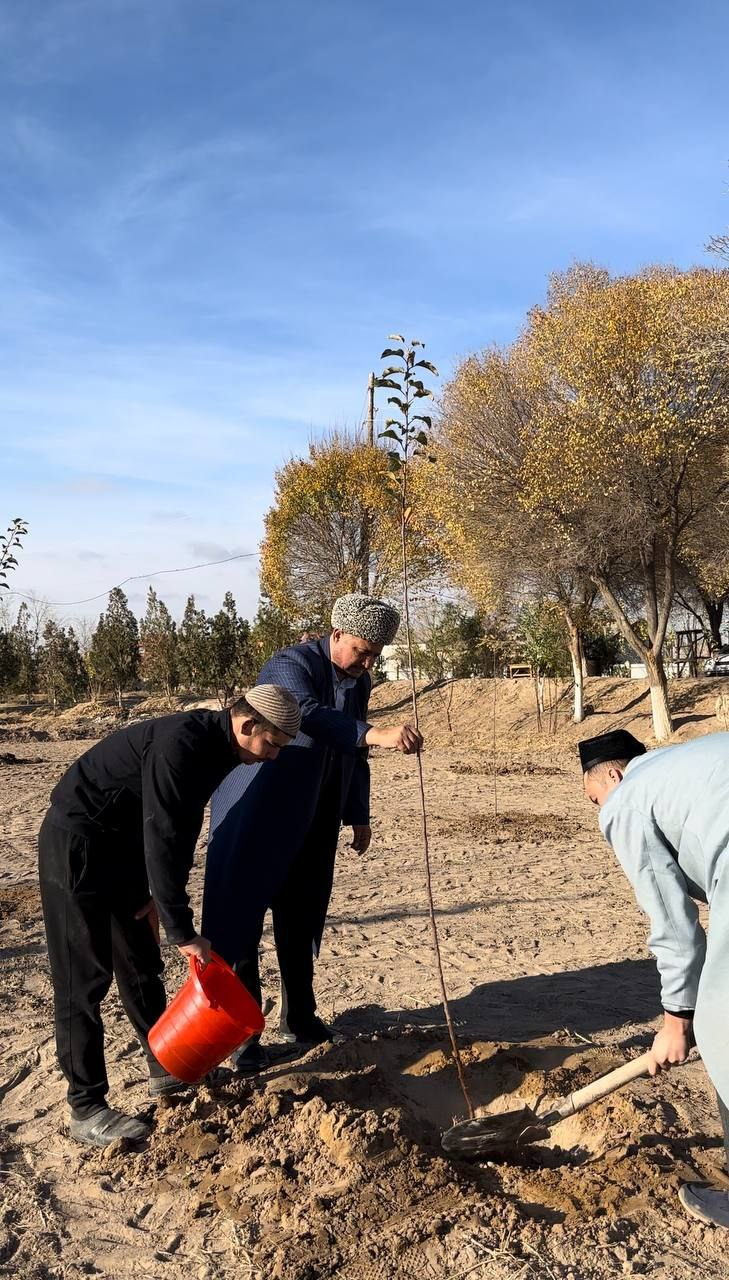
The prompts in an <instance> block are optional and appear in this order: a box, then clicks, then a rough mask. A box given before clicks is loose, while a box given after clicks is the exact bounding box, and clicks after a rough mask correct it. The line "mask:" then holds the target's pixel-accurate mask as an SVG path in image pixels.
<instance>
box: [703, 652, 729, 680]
mask: <svg viewBox="0 0 729 1280" xmlns="http://www.w3.org/2000/svg"><path fill="white" fill-rule="evenodd" d="M704 675H705V676H729V645H726V644H723V645H722V646H721V649H717V650H716V651H715V652H714V653H712V655H711V657H710V658H707V659H706V662H705V663H704Z"/></svg>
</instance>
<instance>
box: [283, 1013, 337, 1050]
mask: <svg viewBox="0 0 729 1280" xmlns="http://www.w3.org/2000/svg"><path fill="white" fill-rule="evenodd" d="M281 1039H282V1040H285V1042H286V1044H300V1045H304V1044H306V1045H315V1044H326V1042H327V1040H333V1039H334V1032H333V1031H332V1029H331V1027H328V1026H327V1024H326V1022H322V1020H321V1018H317V1017H314V1018H312V1020H311V1022H307V1023H306V1024H302V1025H300V1026H297V1027H296V1030H293V1028H291V1027H284V1028H283V1029H282V1031H281Z"/></svg>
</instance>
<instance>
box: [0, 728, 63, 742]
mask: <svg viewBox="0 0 729 1280" xmlns="http://www.w3.org/2000/svg"><path fill="white" fill-rule="evenodd" d="M50 740H51V735H50V733H48V732H47V730H45V729H33V728H31V727H29V726H28V725H27V724H18V725H3V726H2V728H0V742H50Z"/></svg>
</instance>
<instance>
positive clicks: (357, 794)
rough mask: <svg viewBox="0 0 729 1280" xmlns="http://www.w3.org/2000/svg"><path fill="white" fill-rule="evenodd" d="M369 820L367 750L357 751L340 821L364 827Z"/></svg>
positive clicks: (352, 825) (368, 765)
mask: <svg viewBox="0 0 729 1280" xmlns="http://www.w3.org/2000/svg"><path fill="white" fill-rule="evenodd" d="M369 821H370V762H369V760H368V758H367V750H366V748H365V750H364V751H362V750H360V751H358V752H357V759H356V760H355V763H354V769H353V771H352V780H351V782H350V784H349V790H348V792H347V798H346V800H345V802H344V809H343V810H342V822H344V823H345V824H346V825H347V826H351V827H366V826H368V825H369Z"/></svg>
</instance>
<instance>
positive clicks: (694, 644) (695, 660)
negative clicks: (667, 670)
mask: <svg viewBox="0 0 729 1280" xmlns="http://www.w3.org/2000/svg"><path fill="white" fill-rule="evenodd" d="M710 657H711V645H710V643H709V640H708V638H707V636H706V632H705V631H702V630H701V628H700V627H693V628H691V629H690V630H686V631H677V632H676V649H675V652H674V655H673V666H674V668H675V672H676V675H677V676H678V678H679V679H680V678H681V676H697V675H698V674H699V663H700V662H705V661H706V659H707V658H710Z"/></svg>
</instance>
